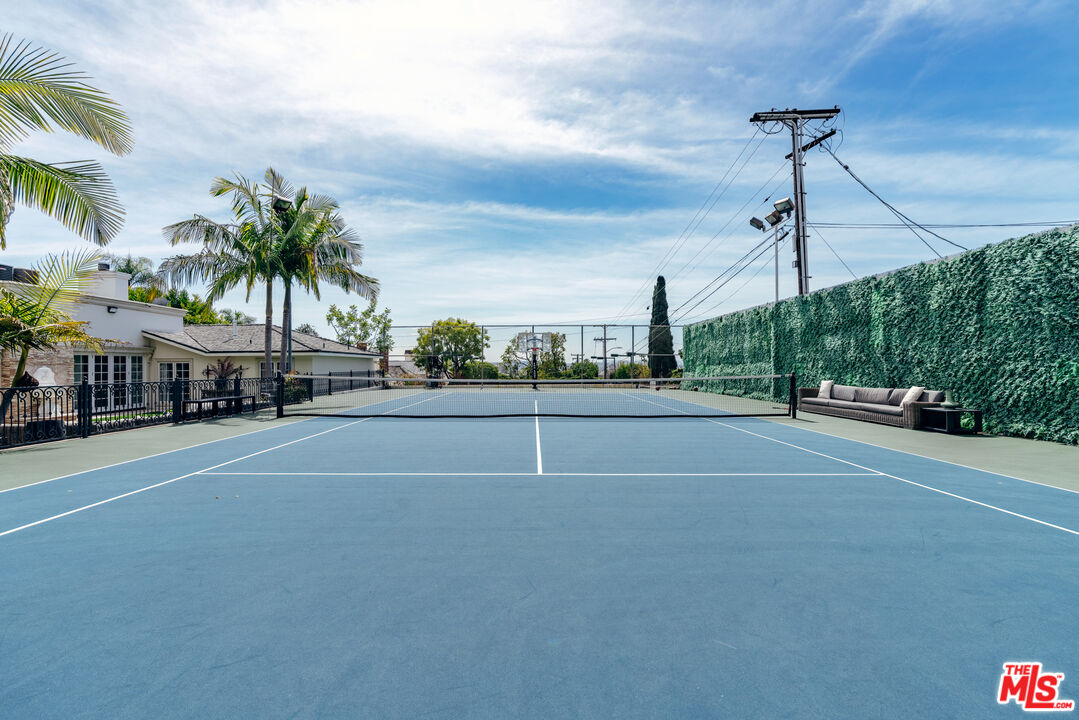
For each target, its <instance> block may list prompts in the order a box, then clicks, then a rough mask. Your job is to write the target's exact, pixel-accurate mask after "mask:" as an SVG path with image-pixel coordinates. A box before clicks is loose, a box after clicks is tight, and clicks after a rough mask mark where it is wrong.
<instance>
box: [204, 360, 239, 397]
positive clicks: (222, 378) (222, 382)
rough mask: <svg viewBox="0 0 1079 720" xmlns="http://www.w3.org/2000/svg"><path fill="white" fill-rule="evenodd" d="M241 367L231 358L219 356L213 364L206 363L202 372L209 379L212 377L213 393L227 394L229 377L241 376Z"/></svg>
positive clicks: (229, 389)
mask: <svg viewBox="0 0 1079 720" xmlns="http://www.w3.org/2000/svg"><path fill="white" fill-rule="evenodd" d="M243 371H244V369H243V367H242V366H240V365H236V364H234V363H233V362H232V358H221V359H220V360H218V361H217V362H216V363H215V364H213V365H207V366H206V369H205V370H203V372H202V374H203V375H205V376H206V379H207V380H209V379H211V378H213V381H214V394H215V395H217V396H221V395H229V394H231V393H232V388H230V387H229V378H231V377H233V376H236V377H242V376H243Z"/></svg>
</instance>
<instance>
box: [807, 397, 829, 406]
mask: <svg viewBox="0 0 1079 720" xmlns="http://www.w3.org/2000/svg"><path fill="white" fill-rule="evenodd" d="M830 402H831V401H830V400H828V398H822V397H820V396H818V397H804V398H802V404H803V405H823V406H825V407H827V405H828V404H829V403H830Z"/></svg>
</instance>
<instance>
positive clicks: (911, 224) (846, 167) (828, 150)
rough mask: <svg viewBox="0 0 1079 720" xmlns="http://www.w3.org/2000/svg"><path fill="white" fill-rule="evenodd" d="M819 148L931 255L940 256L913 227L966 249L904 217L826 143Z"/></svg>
mask: <svg viewBox="0 0 1079 720" xmlns="http://www.w3.org/2000/svg"><path fill="white" fill-rule="evenodd" d="M820 147H821V148H823V149H824V151H825V152H826V153H828V154H829V155H831V156H832V159H833V160H835V161H836V163H838V164H839V167H841V168H843V169H844V170H846V171H847V174H848V175H850V176H851V177H852V178H854V181H855V182H857V183H858V184H859V185H861V186H862V187H863V188H865V189H866V192H868V193H869V194H870V195H872V196H873V197H875V198H876V199H877V200H880V202H881V204H882V205H884V207H886V208H888V209H889V210H890V211H891V212H892V214H893V215H895V216H896V217H897V218H899V221H900V222H902V223H905V224H906V226H907V228H908V229H909V230H910V231H911V232H912V233H914V235H915V237H917V238H918V239H919V240H921V241H922V243H924V244H925V246H926V247H927V248H929V249H930V250H932V251H933V254H934V255H936V256H937V257H938V258H939V257H941V254H940V253H939V252H937V250H936V248H934V247H933V246H932V245H930V244H929V241H927V240H926V239H925V238H923V237H922V236H921V235H919V234H918V231H917V230H915V229H914V228H915V227H919V228H921V229H922V230H925V231H926V232H927V233H929V234H930V235H932V236H933V237H936V238H939V239H941V240H943V241H944V242H946V243H948V244H949V245H954V246H955V247H957V248H959V249H960V250H966V249H967V248H965V247H963V246H962V245H960V244H959V243H956V242H952V241H951V240H949V239H948V238H946V237H944V236H943V235H940V234H938V233H935V232H933V231H932V230H928V229H926V228H925V227H924V226H922V225H919V224H918V223H916V222H914V221H913V220H911V219H910V218H909V217H907V216H906V215H904V214H903V213H901V212H900V211H899V210H897V209H896V208H895V207H894V206H893V205H892V204H891V203H889V202H888V201H887V200H885V199H884V198H882V197H881V196H880V195H878V194H877V193H875V192H874V191H873V189H872V188H871V187H869V186H868V185H866V184H865V182H863V181H862V179H861V178H860V177H858V176H857V175H855V174H854V171H853V170H851V169H850V166H849V165H846V164H845V163H844V162H843V161H842V160H840V159H839V157H837V156H836V154H835V153H834V152H832V149H831V148H830V147H828V145H827V143H825V144H822V145H821V146H820Z"/></svg>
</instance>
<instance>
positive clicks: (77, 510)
mask: <svg viewBox="0 0 1079 720" xmlns="http://www.w3.org/2000/svg"><path fill="white" fill-rule="evenodd" d="M436 397H437V396H436ZM433 399H434V398H426V399H424V400H420V401H419V402H416V403H413V405H419V404H420V403H421V402H427V400H433ZM405 407H410V406H408V405H405V406H403V407H400V408H395V410H402V409H404V408H405ZM371 419H372V418H370V417H365V418H361V419H359V420H355V421H353V422H350V423H345V424H344V425H338V426H336V427H332V428H330V429H329V430H323V431H322V432H317V433H314V434H312V435H305V436H303V437H301V438H296V439H295V440H290V441H289V442H286V443H281V444H280V445H274V446H273V447H270V448H266V449H264V450H259V451H258V452H253V453H251V454H249V455H244V456H243V457H238V458H233V459H232V460H227V461H225V462H223V463H218V464H217V465H211V466H209V467H205V468H203V469H202V470H196V471H194V472H189V473H186V474H184V475H179V476H177V477H174V478H172V479H170V480H164V481H162V482H159V483H154V484H153V485H147V486H146V487H141V488H139V489H137V490H131V491H130V492H126V493H123V494H122V495H116V496H114V497H111V498H106V499H105V500H99V501H97V502H95V503H90V504H89V505H83V506H82V507H77V508H75V509H73V510H68V511H67V512H62V513H59V514H56V515H52V516H50V517H47V518H42V519H41V520H35V521H34V522H32V523H27V524H25V525H20V526H19V527H15V528H11V529H10V530H4V531H3V532H0V537H4V536H5V535H11V534H12V533H17V532H19V531H20V530H26V529H27V528H32V527H34V526H36V525H41V524H43V523H47V522H51V521H53V520H59V519H60V518H63V517H67V516H68V515H74V514H75V513H80V512H82V511H84V510H90V509H91V508H95V507H98V506H99V505H105V504H107V503H111V502H114V501H116V500H122V499H123V498H126V497H130V496H132V495H138V494H139V493H142V492H146V491H147V490H153V489H154V488H159V487H161V486H163V485H168V484H170V483H174V482H176V481H177V480H183V479H184V478H189V477H192V476H195V475H201V474H204V473H206V471H207V470H216V469H217V468H220V467H225V466H226V465H231V464H232V463H235V462H240V461H241V460H247V459H248V458H253V457H255V456H256V455H262V454H264V453H268V452H270V451H271V450H278V449H280V448H283V447H287V446H289V445H294V444H295V443H298V442H302V441H304V440H310V439H311V438H313V437H318V436H319V435H325V434H326V433H331V432H334V431H337V430H341V429H342V428H347V427H351V426H352V425H358V424H360V423H362V422H367V421H368V420H371ZM266 429H267V430H268V429H269V428H266ZM256 432H258V431H256ZM245 434H248V435H250V434H251V433H245ZM234 437H240V436H239V435H236V436H234ZM117 464H122V463H117Z"/></svg>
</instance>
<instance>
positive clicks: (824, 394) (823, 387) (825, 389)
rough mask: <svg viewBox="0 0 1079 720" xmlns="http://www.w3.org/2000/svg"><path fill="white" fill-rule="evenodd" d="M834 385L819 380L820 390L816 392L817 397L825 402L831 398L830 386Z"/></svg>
mask: <svg viewBox="0 0 1079 720" xmlns="http://www.w3.org/2000/svg"><path fill="white" fill-rule="evenodd" d="M834 384H835V383H834V382H833V381H831V380H821V384H820V390H818V391H817V397H819V398H824V399H825V400H827V399H828V398H830V397H832V385H834Z"/></svg>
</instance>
